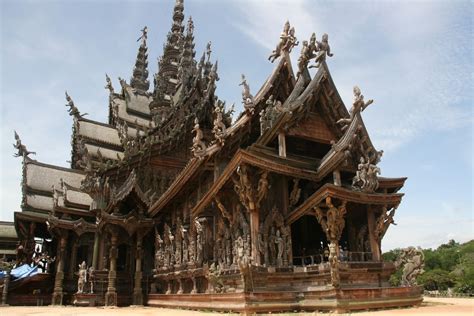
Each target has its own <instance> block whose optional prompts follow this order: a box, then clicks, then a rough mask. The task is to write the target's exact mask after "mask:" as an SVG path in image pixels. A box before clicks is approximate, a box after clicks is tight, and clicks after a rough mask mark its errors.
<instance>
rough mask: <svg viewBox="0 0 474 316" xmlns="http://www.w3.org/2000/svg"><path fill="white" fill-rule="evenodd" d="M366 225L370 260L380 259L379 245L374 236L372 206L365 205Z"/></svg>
mask: <svg viewBox="0 0 474 316" xmlns="http://www.w3.org/2000/svg"><path fill="white" fill-rule="evenodd" d="M367 225H368V228H369V242H370V250H371V251H372V261H380V247H379V243H378V241H377V238H376V237H375V214H374V210H373V208H372V207H371V206H370V205H369V206H368V207H367Z"/></svg>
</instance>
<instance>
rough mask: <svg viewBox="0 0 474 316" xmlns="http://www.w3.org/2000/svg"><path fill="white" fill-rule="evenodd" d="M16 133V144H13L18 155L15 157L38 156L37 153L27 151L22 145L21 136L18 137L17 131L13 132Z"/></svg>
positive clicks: (14, 155)
mask: <svg viewBox="0 0 474 316" xmlns="http://www.w3.org/2000/svg"><path fill="white" fill-rule="evenodd" d="M13 132H14V133H15V140H16V144H13V147H14V148H15V149H16V150H18V152H17V153H15V154H13V157H27V156H28V155H29V154H33V155H36V152H34V151H28V150H27V149H26V146H25V145H23V144H22V143H21V139H20V136H18V134H17V132H16V131H13Z"/></svg>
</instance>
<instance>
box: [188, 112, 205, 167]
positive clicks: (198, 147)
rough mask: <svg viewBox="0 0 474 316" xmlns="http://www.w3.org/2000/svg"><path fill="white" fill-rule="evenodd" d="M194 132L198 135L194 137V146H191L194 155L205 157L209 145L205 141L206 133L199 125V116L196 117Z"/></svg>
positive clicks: (200, 157)
mask: <svg viewBox="0 0 474 316" xmlns="http://www.w3.org/2000/svg"><path fill="white" fill-rule="evenodd" d="M193 132H195V133H196V135H195V136H194V138H193V146H192V147H191V151H192V153H193V155H194V157H196V158H199V159H203V158H204V156H205V154H206V148H207V146H206V144H205V143H204V141H203V138H204V134H203V132H202V130H201V128H200V127H199V120H198V118H197V117H196V118H195V119H194V128H193Z"/></svg>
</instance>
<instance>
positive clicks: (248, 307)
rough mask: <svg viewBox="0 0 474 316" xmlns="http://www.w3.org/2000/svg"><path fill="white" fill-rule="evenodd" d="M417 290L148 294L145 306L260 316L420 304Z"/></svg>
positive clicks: (418, 289) (421, 299) (372, 289)
mask: <svg viewBox="0 0 474 316" xmlns="http://www.w3.org/2000/svg"><path fill="white" fill-rule="evenodd" d="M422 301H423V297H422V290H421V288H419V287H398V288H391V287H386V288H350V289H334V288H332V289H330V288H329V289H326V290H316V291H305V292H292V291H285V292H280V291H277V292H252V293H222V294H205V293H198V294H150V295H148V301H147V305H149V306H156V307H166V308H183V309H194V310H213V311H232V312H239V313H263V312H283V311H335V312H339V313H342V312H347V311H351V310H363V309H377V308H390V307H402V306H414V305H419V304H421V302H422Z"/></svg>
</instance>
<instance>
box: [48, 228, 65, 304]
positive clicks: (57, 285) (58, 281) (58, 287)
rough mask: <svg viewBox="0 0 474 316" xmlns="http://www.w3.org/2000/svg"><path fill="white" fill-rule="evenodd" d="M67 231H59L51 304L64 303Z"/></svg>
mask: <svg viewBox="0 0 474 316" xmlns="http://www.w3.org/2000/svg"><path fill="white" fill-rule="evenodd" d="M66 245H67V232H65V231H62V232H60V233H59V243H58V250H57V255H56V276H55V278H54V291H53V299H52V302H51V305H63V280H64V260H65V257H66Z"/></svg>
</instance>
